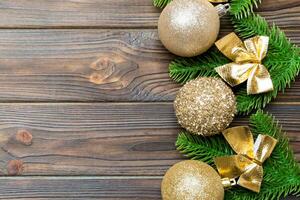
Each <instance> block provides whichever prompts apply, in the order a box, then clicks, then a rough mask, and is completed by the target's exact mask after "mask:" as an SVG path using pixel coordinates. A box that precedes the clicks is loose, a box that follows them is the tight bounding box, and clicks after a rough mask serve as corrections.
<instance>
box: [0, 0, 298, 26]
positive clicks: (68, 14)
mask: <svg viewBox="0 0 300 200" xmlns="http://www.w3.org/2000/svg"><path fill="white" fill-rule="evenodd" d="M299 9H300V3H299V1H298V0H289V1H284V0H276V1H274V0H264V3H263V4H262V5H261V6H260V9H259V13H260V14H262V15H263V16H265V17H266V19H267V20H269V21H272V22H276V23H277V24H278V25H280V26H282V27H289V28H293V29H294V30H295V29H296V30H297V27H299V26H300V24H299V17H300V13H299ZM160 12H161V10H160V9H157V8H155V7H154V6H153V5H152V1H151V0H130V1H128V0H109V1H107V0H93V1H91V0H81V1H74V0H65V1H60V0H51V1H50V0H10V1H7V0H5V1H1V3H0V27H2V28H49V27H50V28H51V27H52V28H74V27H86V28H91V27H97V28H121V27H126V28H128V27H131V28H134V27H138V28H141V27H152V28H154V27H156V26H157V19H158V17H159V14H160ZM224 23H227V24H229V19H228V18H225V20H224ZM224 23H223V24H224Z"/></svg>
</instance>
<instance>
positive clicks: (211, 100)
mask: <svg viewBox="0 0 300 200" xmlns="http://www.w3.org/2000/svg"><path fill="white" fill-rule="evenodd" d="M174 109H175V113H176V116H177V119H178V122H179V124H180V125H181V126H182V127H183V128H185V129H187V130H188V131H190V132H192V133H194V134H198V135H203V136H209V135H214V134H218V133H220V132H221V131H223V130H224V129H225V128H227V126H228V125H229V124H230V123H231V122H232V120H233V117H234V114H235V112H236V100H235V96H234V94H233V92H232V90H231V89H230V88H229V87H228V86H227V85H226V83H224V82H223V81H222V80H221V79H219V78H211V77H200V78H197V79H195V80H192V81H189V82H188V83H186V84H185V85H184V86H183V87H182V88H181V89H180V90H179V92H178V94H177V96H176V99H175V101H174Z"/></svg>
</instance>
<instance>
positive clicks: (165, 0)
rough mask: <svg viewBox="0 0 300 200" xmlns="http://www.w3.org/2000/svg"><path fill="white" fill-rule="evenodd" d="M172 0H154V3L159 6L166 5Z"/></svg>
mask: <svg viewBox="0 0 300 200" xmlns="http://www.w3.org/2000/svg"><path fill="white" fill-rule="evenodd" d="M171 1H172V0H153V5H154V6H156V7H158V8H163V7H165V6H166V5H167V4H168V3H170V2H171Z"/></svg>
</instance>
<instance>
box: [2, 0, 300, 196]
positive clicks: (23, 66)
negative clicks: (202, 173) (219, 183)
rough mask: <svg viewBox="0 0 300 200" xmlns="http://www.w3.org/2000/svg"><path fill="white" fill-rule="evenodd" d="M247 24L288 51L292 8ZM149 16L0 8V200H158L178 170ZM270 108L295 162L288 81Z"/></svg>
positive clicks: (281, 6)
mask: <svg viewBox="0 0 300 200" xmlns="http://www.w3.org/2000/svg"><path fill="white" fill-rule="evenodd" d="M257 12H258V13H259V14H261V15H262V16H264V17H266V19H267V20H268V22H269V23H270V24H272V23H276V24H277V25H279V26H280V27H281V28H282V29H283V30H284V31H285V33H286V35H287V36H288V37H289V38H290V39H291V41H292V42H294V43H295V44H297V45H300V29H299V28H300V1H299V0H264V1H263V3H262V4H261V5H260V7H259V9H258V10H257ZM159 13H160V10H159V9H157V8H155V7H153V6H152V0H109V1H108V0H80V1H79V0H64V1H61V0H3V1H0V70H1V73H0V102H1V103H0V148H1V149H0V173H1V175H2V176H1V177H0V191H1V192H0V199H112V200H114V199H124V200H126V199H128V200H129V199H145V200H148V199H149V200H150V199H160V182H161V178H162V175H163V174H164V173H165V171H166V170H167V169H168V168H169V167H170V166H171V165H172V164H174V163H175V162H178V161H180V160H182V159H184V158H183V156H182V155H180V154H179V153H178V152H177V151H176V150H175V146H174V142H175V140H176V137H177V134H178V131H179V130H180V129H179V126H178V125H177V123H176V119H175V116H174V111H173V109H172V103H171V101H172V100H173V99H174V96H175V94H176V92H177V90H178V89H179V87H180V85H176V84H174V83H173V82H172V81H171V80H170V79H169V77H168V72H167V71H168V69H167V66H168V63H169V62H170V60H172V59H173V58H174V56H172V55H171V54H169V53H168V52H167V51H166V50H165V49H164V48H163V46H162V45H161V43H160V42H159V39H158V36H157V30H156V26H157V20H158V16H159ZM230 31H232V25H231V23H230V20H229V18H228V17H224V18H222V27H221V33H220V37H221V36H223V35H225V34H226V33H228V32H230ZM102 101H114V102H117V103H100V102H102ZM139 101H147V102H148V103H138V102H139ZM153 101H156V102H157V103H153ZM20 102H22V103H20ZM49 102H51V103H49ZM67 102H74V103H67ZM75 102H85V103H75ZM97 102H98V103H97ZM120 102H129V103H120ZM274 102H275V103H273V104H271V105H269V106H268V108H267V111H269V112H270V113H273V114H274V115H275V116H276V117H277V119H278V120H280V121H281V124H282V125H283V128H284V129H285V130H286V131H288V136H289V137H290V144H291V146H292V148H293V149H294V151H295V154H296V157H297V159H298V160H300V131H299V130H300V127H299V126H300V125H299V121H300V114H299V113H300V103H299V102H300V79H299V78H297V79H296V82H295V84H293V85H292V88H290V89H287V91H286V93H285V94H284V95H282V94H280V95H279V97H278V98H277V99H276V100H275V101H274ZM247 122H248V119H247V118H246V117H244V118H236V119H235V121H234V123H233V125H246V124H247ZM3 175H4V176H3ZM6 175H24V176H17V177H16V176H13V177H7V176H6ZM49 175H51V176H49ZM66 175H70V176H69V177H68V176H67V177H66ZM292 199H293V200H294V199H296V198H290V199H289V200H292Z"/></svg>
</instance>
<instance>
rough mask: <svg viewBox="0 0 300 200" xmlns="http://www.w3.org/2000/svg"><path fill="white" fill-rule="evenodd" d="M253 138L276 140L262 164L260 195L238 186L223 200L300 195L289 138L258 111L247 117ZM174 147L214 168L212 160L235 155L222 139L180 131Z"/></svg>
mask: <svg viewBox="0 0 300 200" xmlns="http://www.w3.org/2000/svg"><path fill="white" fill-rule="evenodd" d="M250 127H251V130H252V133H253V135H254V137H255V138H256V137H257V135H258V134H266V135H270V136H272V137H275V138H276V139H277V140H278V143H277V145H276V147H275V149H274V151H273V152H272V155H271V157H270V158H269V159H267V161H266V162H265V163H264V164H263V168H264V179H263V184H262V187H261V191H260V193H254V192H251V191H249V190H247V189H244V188H241V187H234V188H232V189H230V190H227V191H226V193H225V200H276V199H280V198H282V197H286V196H288V195H295V196H299V195H300V167H299V165H298V164H297V161H296V160H295V158H294V156H293V152H292V150H291V148H290V147H289V145H288V138H287V136H286V135H285V133H283V131H282V130H281V127H280V126H279V125H278V122H276V121H275V120H274V118H273V117H272V116H271V115H268V114H264V113H263V112H261V111H258V112H257V113H256V114H253V115H252V116H251V117H250ZM176 146H177V148H178V150H179V151H181V152H182V153H183V154H185V155H186V156H187V157H189V158H191V159H196V160H202V161H204V162H207V163H209V164H211V165H213V158H215V157H218V156H224V155H232V154H235V153H234V152H233V150H232V149H231V147H230V146H229V145H228V143H227V142H226V141H225V139H224V138H223V136H213V137H210V138H207V137H205V138H204V137H201V136H196V135H191V134H189V133H188V132H185V131H183V132H181V133H180V134H179V136H178V138H177V142H176Z"/></svg>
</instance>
